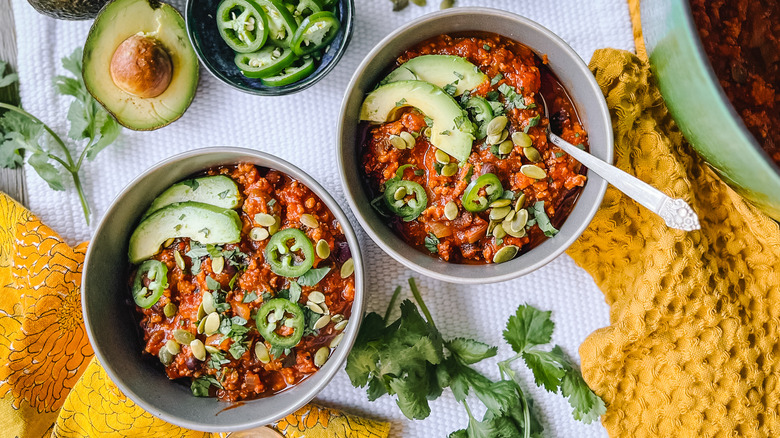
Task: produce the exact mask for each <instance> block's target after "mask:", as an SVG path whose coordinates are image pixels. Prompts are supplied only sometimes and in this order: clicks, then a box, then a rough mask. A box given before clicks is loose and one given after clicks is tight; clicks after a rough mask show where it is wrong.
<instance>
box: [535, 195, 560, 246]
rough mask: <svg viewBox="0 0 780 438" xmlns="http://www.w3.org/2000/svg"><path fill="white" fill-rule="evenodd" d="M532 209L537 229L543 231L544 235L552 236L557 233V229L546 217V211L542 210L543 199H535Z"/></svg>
mask: <svg viewBox="0 0 780 438" xmlns="http://www.w3.org/2000/svg"><path fill="white" fill-rule="evenodd" d="M533 210H534V218H536V223H537V225H539V229H540V230H542V231H543V232H544V235H545V236H547V237H553V236H555V235H556V234H558V230H557V229H555V227H553V225H552V223H551V222H550V218H549V217H547V213H546V212H545V211H544V201H536V203H535V204H534V208H533Z"/></svg>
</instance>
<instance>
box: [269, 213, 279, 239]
mask: <svg viewBox="0 0 780 438" xmlns="http://www.w3.org/2000/svg"><path fill="white" fill-rule="evenodd" d="M281 226H282V220H281V219H280V218H279V216H277V215H274V224H273V225H271V226H269V227H268V234H270V235H272V236H273V235H274V234H276V232H277V231H279V228H280V227H281Z"/></svg>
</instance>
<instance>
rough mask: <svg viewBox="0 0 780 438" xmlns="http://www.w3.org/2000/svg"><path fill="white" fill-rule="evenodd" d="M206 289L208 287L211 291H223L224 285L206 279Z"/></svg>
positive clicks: (209, 278)
mask: <svg viewBox="0 0 780 438" xmlns="http://www.w3.org/2000/svg"><path fill="white" fill-rule="evenodd" d="M206 287H208V288H209V290H222V285H221V284H219V282H218V281H217V280H214V279H213V278H211V277H206Z"/></svg>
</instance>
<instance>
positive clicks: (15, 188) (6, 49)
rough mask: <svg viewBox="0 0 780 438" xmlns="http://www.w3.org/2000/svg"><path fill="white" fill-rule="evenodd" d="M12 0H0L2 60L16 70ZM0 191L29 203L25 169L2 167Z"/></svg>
mask: <svg viewBox="0 0 780 438" xmlns="http://www.w3.org/2000/svg"><path fill="white" fill-rule="evenodd" d="M14 29H15V28H14V16H13V13H12V11H11V0H0V60H3V61H7V62H8V63H10V64H11V67H12V68H13V69H14V71H16V31H15V30H14ZM0 191H2V192H5V193H7V194H9V195H10V196H11V197H12V198H14V199H16V200H17V201H19V202H21V203H22V204H24V205H27V191H26V190H25V187H24V169H22V168H21V167H20V168H18V169H5V168H2V167H0Z"/></svg>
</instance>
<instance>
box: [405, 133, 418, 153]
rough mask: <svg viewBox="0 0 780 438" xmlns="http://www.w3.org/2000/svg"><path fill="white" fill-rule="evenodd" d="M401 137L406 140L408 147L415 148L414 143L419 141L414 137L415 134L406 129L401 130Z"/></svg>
mask: <svg viewBox="0 0 780 438" xmlns="http://www.w3.org/2000/svg"><path fill="white" fill-rule="evenodd" d="M401 138H403V139H404V141H405V142H406V148H407V149H411V148H413V147H414V145H415V144H416V143H417V140H416V139H415V138H414V135H413V134H410V133H408V132H406V131H403V132H401Z"/></svg>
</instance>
